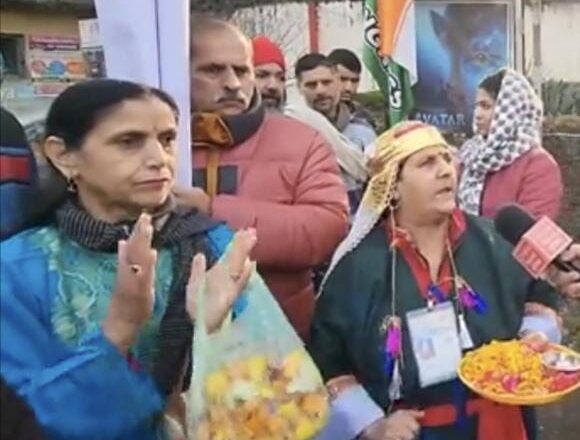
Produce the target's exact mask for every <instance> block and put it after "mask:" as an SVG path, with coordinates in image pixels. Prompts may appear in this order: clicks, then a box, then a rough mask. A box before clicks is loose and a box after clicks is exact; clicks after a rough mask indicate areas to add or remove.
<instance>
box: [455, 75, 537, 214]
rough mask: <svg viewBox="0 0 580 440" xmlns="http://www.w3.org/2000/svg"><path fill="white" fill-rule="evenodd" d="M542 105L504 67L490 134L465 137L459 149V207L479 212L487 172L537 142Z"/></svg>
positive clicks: (523, 82) (525, 82)
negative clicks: (460, 166)
mask: <svg viewBox="0 0 580 440" xmlns="http://www.w3.org/2000/svg"><path fill="white" fill-rule="evenodd" d="M542 116H543V105H542V101H541V100H540V99H539V98H538V97H537V96H536V93H535V92H534V89H533V88H532V86H531V85H530V83H529V82H528V80H527V79H526V78H525V77H524V76H523V75H520V74H519V73H517V72H515V71H513V70H509V69H508V70H507V71H506V74H505V76H504V79H503V81H502V83H501V89H500V91H499V95H498V97H497V100H496V103H495V107H494V113H493V118H492V122H491V126H490V130H489V134H488V136H487V138H486V137H484V136H483V135H482V134H481V133H478V134H476V135H475V136H474V137H473V138H471V139H470V140H468V141H467V142H466V143H465V144H463V146H462V147H461V150H460V151H459V159H460V161H461V164H462V166H463V172H462V175H461V178H460V182H459V189H458V199H459V205H460V207H461V208H462V209H463V210H464V211H466V212H468V213H469V214H474V215H480V214H481V201H482V195H483V190H484V185H485V179H486V176H487V175H488V174H490V173H493V172H496V171H499V170H501V169H503V168H505V167H507V166H509V165H511V164H512V163H513V162H515V160H516V159H518V158H519V157H521V156H522V155H524V154H525V153H527V152H528V151H529V150H531V149H532V148H533V147H534V146H537V145H540V142H541V130H542Z"/></svg>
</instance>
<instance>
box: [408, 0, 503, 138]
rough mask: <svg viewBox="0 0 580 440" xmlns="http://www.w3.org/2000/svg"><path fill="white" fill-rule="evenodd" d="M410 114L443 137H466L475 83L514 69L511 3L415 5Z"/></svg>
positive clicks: (436, 3)
mask: <svg viewBox="0 0 580 440" xmlns="http://www.w3.org/2000/svg"><path fill="white" fill-rule="evenodd" d="M415 8H416V27H417V70H418V77H419V80H418V83H417V85H416V88H415V115H414V119H419V120H422V121H424V122H427V123H429V124H433V125H436V126H437V127H439V128H440V129H442V130H443V131H445V132H450V133H461V132H463V133H471V126H472V115H473V107H474V101H475V92H476V90H477V86H478V84H479V82H480V81H481V80H482V79H483V78H484V77H486V76H487V75H489V74H492V73H494V72H496V71H497V70H498V69H500V68H502V67H505V66H508V65H509V66H511V65H512V64H513V50H512V42H513V38H512V33H513V26H511V25H510V23H511V22H512V20H511V18H510V17H512V12H511V4H510V3H509V2H493V1H480V2H476V1H471V2H467V1H463V2H461V1H417V2H416V6H415Z"/></svg>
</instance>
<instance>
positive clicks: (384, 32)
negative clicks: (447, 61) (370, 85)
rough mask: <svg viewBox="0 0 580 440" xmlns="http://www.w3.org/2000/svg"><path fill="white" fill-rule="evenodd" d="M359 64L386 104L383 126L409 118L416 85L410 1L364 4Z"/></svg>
mask: <svg viewBox="0 0 580 440" xmlns="http://www.w3.org/2000/svg"><path fill="white" fill-rule="evenodd" d="M363 60H364V63H365V65H366V67H367V68H368V69H369V71H370V72H371V74H372V76H373V78H374V79H375V81H376V82H377V84H378V85H379V88H380V90H381V92H382V93H383V94H384V95H385V98H386V101H387V106H388V108H387V126H389V127H390V126H393V125H394V124H396V123H397V122H399V121H402V120H405V119H407V118H408V117H409V114H410V113H411V110H412V109H413V105H414V100H413V91H412V89H411V86H412V85H413V84H414V83H415V82H416V81H417V49H416V42H415V5H414V1H413V0H365V1H364V50H363Z"/></svg>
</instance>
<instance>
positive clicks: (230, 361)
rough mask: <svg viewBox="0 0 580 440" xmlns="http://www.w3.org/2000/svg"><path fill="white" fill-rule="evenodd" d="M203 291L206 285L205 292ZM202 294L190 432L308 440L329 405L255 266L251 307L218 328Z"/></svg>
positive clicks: (222, 438) (214, 438) (217, 438)
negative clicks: (211, 329)
mask: <svg viewBox="0 0 580 440" xmlns="http://www.w3.org/2000/svg"><path fill="white" fill-rule="evenodd" d="M202 290H203V289H200V292H201V291H202ZM200 292H198V293H197V301H196V303H197V306H198V307H197V312H196V313H197V316H196V320H195V322H196V324H195V337H194V343H193V376H192V382H191V387H190V391H189V395H188V429H187V431H188V433H189V436H188V437H189V439H193V440H309V439H312V438H313V437H315V436H316V434H318V433H319V432H320V431H321V430H322V428H323V427H324V425H325V424H326V421H327V417H328V412H329V404H328V396H327V394H326V389H325V387H324V384H323V381H322V378H321V376H320V373H319V372H318V369H317V368H316V366H315V365H314V362H313V361H312V359H311V358H310V356H309V354H308V353H307V351H306V350H305V348H304V345H303V343H302V341H301V340H300V338H299V337H298V335H297V334H296V332H295V331H294V329H293V328H292V326H291V325H290V323H289V322H288V320H287V319H286V317H285V315H284V313H283V312H282V310H281V309H280V307H279V306H278V304H277V303H276V300H275V299H274V298H273V297H272V294H271V293H270V292H269V290H268V288H267V287H266V285H265V284H264V282H263V281H262V279H261V278H260V276H259V275H258V274H257V273H256V272H254V273H253V274H252V276H251V278H250V281H249V283H248V286H247V288H246V289H245V291H244V293H243V295H244V300H245V301H246V302H247V303H246V305H245V308H244V309H243V311H242V312H240V313H239V315H238V316H236V317H235V318H234V319H229V320H227V321H226V322H225V323H224V324H223V325H222V327H221V329H220V330H218V331H217V332H215V333H212V334H210V335H208V334H207V331H206V329H205V326H203V325H202V322H204V320H203V319H201V317H202V316H203V314H204V310H205V304H204V303H205V301H204V299H203V295H201V293H200Z"/></svg>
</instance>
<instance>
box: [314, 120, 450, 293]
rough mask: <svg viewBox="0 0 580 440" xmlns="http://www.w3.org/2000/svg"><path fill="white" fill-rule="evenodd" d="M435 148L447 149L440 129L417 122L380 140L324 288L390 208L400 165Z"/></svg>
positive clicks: (386, 134)
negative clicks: (418, 154) (359, 199)
mask: <svg viewBox="0 0 580 440" xmlns="http://www.w3.org/2000/svg"><path fill="white" fill-rule="evenodd" d="M435 146H443V147H448V145H447V142H445V139H444V138H443V136H442V135H441V133H440V132H439V130H437V129H436V128H435V127H433V126H431V125H427V124H424V123H422V122H415V121H412V122H411V121H409V122H401V123H399V124H397V125H395V126H394V127H393V128H391V129H390V130H388V131H386V132H385V133H383V134H382V135H380V136H379V137H378V138H377V140H376V141H375V153H374V156H373V158H372V159H371V161H370V164H369V167H370V175H371V179H370V181H369V184H368V186H367V189H366V191H365V193H364V196H363V199H362V202H361V204H360V206H359V208H358V211H357V213H356V215H355V217H354V220H353V223H352V228H351V230H350V232H349V234H348V236H347V237H346V238H345V239H344V241H343V242H342V243H341V244H340V245H339V246H338V248H337V249H336V252H335V253H334V255H333V257H332V261H331V263H330V267H329V268H328V272H327V273H326V276H325V277H324V281H323V283H322V287H324V283H325V281H326V279H327V278H328V276H329V275H330V273H331V272H332V271H333V269H334V268H335V267H336V266H337V264H338V263H339V261H340V260H341V259H342V258H343V257H344V256H345V255H346V254H347V253H349V252H351V251H352V250H353V249H355V248H356V247H357V246H358V245H359V244H360V242H361V241H362V240H363V239H364V238H365V237H366V236H367V235H368V233H369V232H370V231H371V230H372V229H373V227H374V226H375V224H376V223H377V222H378V221H379V219H380V218H381V216H382V215H383V213H384V212H385V210H386V209H387V208H388V207H389V205H390V203H391V201H392V199H393V194H394V192H395V186H396V183H397V177H398V175H399V170H400V168H401V164H402V163H403V162H404V161H405V160H406V159H408V158H409V157H411V156H412V155H414V154H415V153H418V152H419V151H421V150H424V149H426V148H429V147H435Z"/></svg>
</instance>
